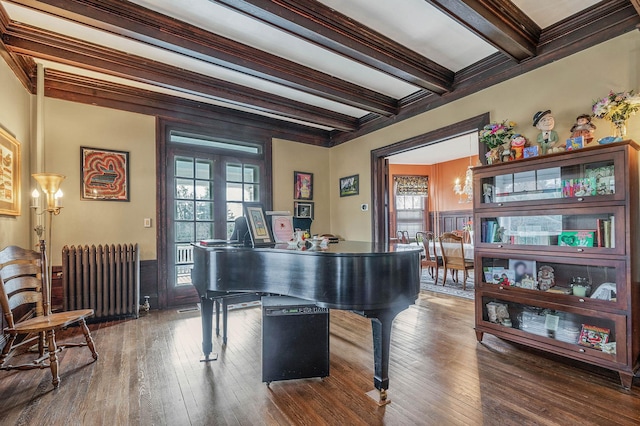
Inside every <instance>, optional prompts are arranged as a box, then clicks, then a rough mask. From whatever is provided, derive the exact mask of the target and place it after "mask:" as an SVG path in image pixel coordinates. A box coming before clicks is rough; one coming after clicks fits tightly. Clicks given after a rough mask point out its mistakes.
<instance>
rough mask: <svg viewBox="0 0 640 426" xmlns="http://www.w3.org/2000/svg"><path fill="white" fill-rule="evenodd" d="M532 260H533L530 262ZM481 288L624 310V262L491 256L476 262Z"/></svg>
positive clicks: (483, 257) (549, 257)
mask: <svg viewBox="0 0 640 426" xmlns="http://www.w3.org/2000/svg"><path fill="white" fill-rule="evenodd" d="M534 259H535V260H534ZM476 261H477V264H479V265H481V268H480V270H478V271H477V273H478V276H477V278H476V282H479V283H480V284H479V285H480V287H481V288H482V289H487V290H490V291H503V292H513V293H514V294H516V293H518V294H520V295H526V297H535V298H538V299H540V300H547V301H553V302H556V303H564V304H579V305H581V306H584V307H585V308H591V309H608V310H616V309H625V308H626V306H627V299H626V298H627V291H626V274H625V262H624V261H621V260H608V259H600V258H597V259H593V258H586V259H585V258H581V257H576V258H571V257H557V256H556V257H553V256H536V257H535V258H532V257H528V256H517V255H516V256H513V255H500V254H496V255H492V254H484V255H483V256H482V257H479V258H477V259H476Z"/></svg>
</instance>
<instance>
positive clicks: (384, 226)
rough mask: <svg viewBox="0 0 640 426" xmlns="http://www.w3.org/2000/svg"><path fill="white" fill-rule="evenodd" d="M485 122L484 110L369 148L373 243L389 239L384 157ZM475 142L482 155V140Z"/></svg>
mask: <svg viewBox="0 0 640 426" xmlns="http://www.w3.org/2000/svg"><path fill="white" fill-rule="evenodd" d="M489 122H490V114H489V113H488V112H485V113H484V114H480V115H477V116H475V117H471V118H468V119H466V120H463V121H459V122H457V123H454V124H451V125H449V126H446V127H441V128H439V129H436V130H433V131H431V132H429V133H424V134H422V135H418V136H414V137H412V138H409V139H405V140H402V141H400V142H396V143H394V144H391V145H387V146H384V147H382V148H378V149H374V150H372V151H371V204H372V206H373V209H372V217H371V235H372V237H373V241H374V242H375V243H386V242H388V241H389V221H388V214H389V185H388V184H387V182H388V170H389V169H388V160H387V157H390V156H392V155H395V154H400V153H403V152H406V151H411V150H412V149H416V148H422V147H425V146H429V145H435V144H437V143H440V142H444V141H445V140H448V139H452V138H455V137H458V136H462V135H465V134H467V133H471V132H473V131H478V130H480V129H482V128H483V127H484V126H486V125H487V124H489ZM479 145H480V146H479V148H480V149H479V152H478V156H479V157H480V158H482V157H484V154H485V152H486V149H485V145H484V144H482V143H479Z"/></svg>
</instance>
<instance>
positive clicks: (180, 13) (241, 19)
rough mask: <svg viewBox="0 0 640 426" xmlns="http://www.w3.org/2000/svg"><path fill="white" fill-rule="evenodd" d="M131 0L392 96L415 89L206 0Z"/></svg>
mask: <svg viewBox="0 0 640 426" xmlns="http://www.w3.org/2000/svg"><path fill="white" fill-rule="evenodd" d="M132 2H133V3H136V4H138V5H140V6H144V7H146V8H148V9H151V10H154V11H156V12H159V13H162V14H164V15H167V16H172V17H174V18H176V19H179V20H181V21H184V22H187V23H189V24H191V25H195V26H197V27H199V28H202V29H204V30H207V31H209V32H212V33H215V34H218V35H221V36H224V37H227V38H230V39H232V40H235V41H239V42H241V43H243V44H246V45H248V46H251V47H255V48H256V49H260V50H262V51H265V52H268V53H271V54H273V55H276V56H279V57H281V58H285V59H288V60H290V61H293V62H296V63H298V64H302V65H304V66H307V67H309V68H313V69H316V70H319V71H322V72H324V73H326V74H329V75H332V76H335V77H339V78H341V79H343V80H346V81H349V82H351V83H354V84H358V85H360V86H362V87H365V88H367V89H371V90H375V91H377V92H380V93H383V94H385V95H387V96H391V97H393V98H397V99H400V98H404V97H406V96H409V95H410V94H412V93H414V92H416V91H418V90H419V88H418V87H416V86H414V85H412V84H409V83H406V82H404V81H402V80H399V79H397V78H394V77H391V76H389V75H387V74H385V73H383V72H380V71H376V70H374V69H372V68H370V67H368V66H366V65H362V64H359V63H357V62H354V61H352V60H350V59H348V58H345V57H343V56H341V55H338V54H335V53H332V52H330V51H328V50H326V49H324V48H322V47H319V46H317V45H315V44H312V43H309V42H307V41H304V40H301V39H299V38H298V37H295V36H293V35H291V34H288V33H285V32H283V31H281V30H278V29H276V28H275V27H272V26H270V25H267V24H264V23H261V22H258V21H256V20H254V19H252V18H250V17H247V16H245V15H242V14H239V13H237V12H234V11H232V10H231V9H229V8H226V7H224V6H221V5H219V4H216V3H214V2H211V1H209V0H182V1H179V2H177V1H175V0H132Z"/></svg>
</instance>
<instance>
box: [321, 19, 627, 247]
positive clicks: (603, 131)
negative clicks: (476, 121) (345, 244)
mask: <svg viewBox="0 0 640 426" xmlns="http://www.w3.org/2000/svg"><path fill="white" fill-rule="evenodd" d="M639 58H640V32H638V31H634V32H630V33H628V34H625V35H623V36H620V37H618V38H615V39H613V40H610V41H608V42H605V43H602V44H600V45H597V46H595V47H592V48H590V49H587V50H584V51H582V52H580V53H577V54H575V55H572V56H570V57H567V58H565V59H562V60H559V61H557V62H554V63H552V64H549V65H546V66H544V67H542V68H539V69H537V70H535V71H532V72H529V73H527V74H525V75H522V76H519V77H516V78H513V79H511V80H509V81H506V82H504V83H501V84H499V85H496V86H493V87H490V88H488V89H485V90H483V91H481V92H478V93H476V94H474V95H471V96H468V97H466V98H464V99H461V100H458V101H455V102H452V103H450V104H448V105H445V106H443V107H441V108H437V109H435V110H433V111H429V112H426V113H424V114H421V115H418V116H416V117H413V118H411V119H408V120H405V121H402V122H400V123H398V124H395V125H393V126H389V127H387V128H384V129H382V130H379V131H377V132H374V133H371V134H368V135H365V136H363V137H360V138H358V139H355V140H353V141H350V142H348V143H345V144H342V145H339V146H337V147H335V148H332V149H331V151H330V165H331V180H332V181H335V180H337V179H338V177H340V176H346V175H352V174H356V173H359V174H360V196H359V197H353V199H352V198H351V197H350V198H343V199H340V198H339V196H338V194H337V192H334V191H332V192H331V193H330V203H331V231H332V232H333V233H337V234H340V235H343V236H345V237H347V238H348V239H351V240H370V239H371V237H372V236H371V215H370V212H367V213H366V214H361V213H359V208H358V206H359V204H360V203H370V202H371V199H370V198H371V195H370V194H371V183H370V181H371V178H370V176H371V165H370V154H371V150H373V149H376V148H379V147H382V146H386V145H389V144H392V143H395V142H398V141H401V140H404V139H406V138H409V137H412V136H416V135H419V134H422V133H426V132H429V131H432V130H435V129H438V128H440V127H443V126H447V125H450V124H453V123H456V122H458V121H461V120H464V119H467V118H470V117H473V116H476V115H479V114H482V113H485V112H487V111H489V112H490V113H491V118H492V120H503V119H510V120H513V121H515V122H517V123H518V127H517V128H516V130H517V131H518V132H519V133H522V134H524V135H525V136H526V137H527V138H530V139H531V138H534V139H535V137H536V129H535V128H533V127H532V126H531V119H532V117H533V115H534V114H535V113H536V112H537V111H539V110H543V109H551V110H552V112H553V113H554V116H555V118H556V129H555V130H556V131H557V132H558V134H559V135H560V137H561V138H565V137H568V136H569V129H570V128H571V126H572V124H573V123H574V122H575V118H576V116H578V115H579V114H582V113H587V112H589V110H590V108H591V104H592V101H593V100H594V99H596V98H599V97H602V96H605V95H606V94H607V93H608V92H609V90H610V89H613V90H615V91H620V90H629V89H636V90H637V89H639V88H640V75H639V72H640V70H639V69H638V65H639V63H640V62H639ZM594 123H595V124H596V125H597V126H598V130H597V131H596V138H600V137H603V136H606V135H608V134H609V132H610V128H609V124H608V123H606V122H604V121H602V120H594ZM628 130H629V132H628V137H629V138H632V139H636V140H639V139H640V117H635V118H633V119H632V120H631V121H630V125H629V129H628Z"/></svg>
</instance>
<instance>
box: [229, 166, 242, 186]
mask: <svg viewBox="0 0 640 426" xmlns="http://www.w3.org/2000/svg"><path fill="white" fill-rule="evenodd" d="M227 182H242V165H239V164H227Z"/></svg>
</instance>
